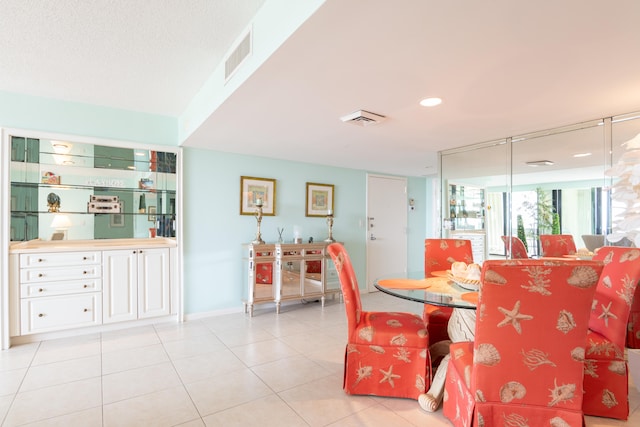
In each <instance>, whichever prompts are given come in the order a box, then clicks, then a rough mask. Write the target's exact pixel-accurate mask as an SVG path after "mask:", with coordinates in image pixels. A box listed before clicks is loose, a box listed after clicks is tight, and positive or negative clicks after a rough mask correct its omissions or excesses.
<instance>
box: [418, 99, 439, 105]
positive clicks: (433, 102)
mask: <svg viewBox="0 0 640 427" xmlns="http://www.w3.org/2000/svg"><path fill="white" fill-rule="evenodd" d="M440 104H442V99H440V98H425V99H423V100H422V101H420V105H422V106H423V107H435V106H436V105H440Z"/></svg>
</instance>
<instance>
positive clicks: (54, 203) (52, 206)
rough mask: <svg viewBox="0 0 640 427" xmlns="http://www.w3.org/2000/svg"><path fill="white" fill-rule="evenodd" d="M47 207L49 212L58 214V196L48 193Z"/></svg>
mask: <svg viewBox="0 0 640 427" xmlns="http://www.w3.org/2000/svg"><path fill="white" fill-rule="evenodd" d="M47 206H48V207H49V212H60V196H58V195H57V194H56V193H49V195H48V196H47Z"/></svg>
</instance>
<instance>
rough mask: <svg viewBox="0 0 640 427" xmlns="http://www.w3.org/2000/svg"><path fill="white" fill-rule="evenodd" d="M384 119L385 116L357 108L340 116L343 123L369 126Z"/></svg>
mask: <svg viewBox="0 0 640 427" xmlns="http://www.w3.org/2000/svg"><path fill="white" fill-rule="evenodd" d="M385 119H386V117H385V116H383V115H380V114H376V113H372V112H370V111H365V110H358V111H354V112H353V113H351V114H347V115H346V116H342V117H340V120H342V121H343V122H345V123H352V124H354V125H358V126H371V125H376V124H378V123H380V122H382V121H384V120H385Z"/></svg>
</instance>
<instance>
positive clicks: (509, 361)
mask: <svg viewBox="0 0 640 427" xmlns="http://www.w3.org/2000/svg"><path fill="white" fill-rule="evenodd" d="M601 271H602V263H600V262H597V261H573V260H569V261H555V262H554V261H543V260H512V261H510V260H508V261H500V260H490V261H485V263H484V264H483V270H482V284H481V289H480V297H479V302H478V315H477V323H476V329H475V341H474V342H473V343H453V344H452V345H451V360H450V364H449V370H448V373H447V384H446V390H447V391H448V393H447V396H448V397H447V398H446V399H448V400H447V401H445V409H444V412H445V416H447V417H448V418H449V419H450V420H451V421H452V422H453V423H454V425H480V426H503V425H505V426H516V425H517V426H524V425H528V426H543V425H545V426H549V425H551V426H556V425H557V426H582V425H583V422H584V417H583V413H582V393H583V358H584V353H585V346H586V341H587V329H588V324H589V314H590V311H591V302H592V300H593V295H594V292H595V289H596V284H597V282H598V278H599V276H600V273H601ZM469 351H471V352H472V354H471V355H470V354H468V353H469ZM465 360H466V364H465ZM460 383H462V384H463V385H466V391H465V390H462V392H458V391H457V389H458V388H459V387H460V385H459V384H460ZM463 388H464V387H463ZM457 419H460V421H459V422H458V421H457ZM525 421H526V422H525Z"/></svg>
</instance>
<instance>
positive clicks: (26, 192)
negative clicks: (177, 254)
mask: <svg viewBox="0 0 640 427" xmlns="http://www.w3.org/2000/svg"><path fill="white" fill-rule="evenodd" d="M176 166H177V155H176V153H174V152H164V151H155V150H148V149H138V148H129V147H116V146H113V147H112V146H102V145H95V144H88V143H79V142H70V141H55V140H47V139H35V138H24V137H19V136H11V162H10V177H9V180H10V182H11V237H10V238H11V240H12V241H15V240H29V239H34V238H38V237H39V238H44V239H49V238H50V236H52V230H53V229H52V227H51V224H52V221H53V218H54V216H55V215H56V214H63V215H68V216H69V218H68V219H69V220H70V222H71V224H72V226H70V227H69V228H68V236H69V237H68V238H73V239H103V238H134V237H137V238H139V237H145V236H147V235H149V234H151V233H152V232H153V229H155V230H156V232H157V235H158V236H167V237H173V236H175V229H174V222H175V215H176V199H177V176H176ZM52 193H53V194H55V195H56V196H57V198H58V199H59V200H60V202H59V212H50V209H49V206H50V205H49V203H48V201H49V200H48V199H49V196H50V195H51V194H52ZM92 196H112V197H114V198H115V197H117V199H116V200H115V201H114V200H110V201H109V203H110V204H109V205H107V206H108V207H109V208H114V209H115V210H120V212H89V203H92V204H94V206H92V208H91V210H92V211H94V210H99V209H98V208H99V206H96V205H95V201H94V200H92ZM141 199H143V200H141ZM115 203H118V204H119V205H120V206H114V204H115ZM140 206H144V207H145V210H144V212H140V211H139V208H140Z"/></svg>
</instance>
